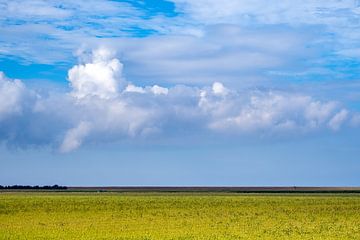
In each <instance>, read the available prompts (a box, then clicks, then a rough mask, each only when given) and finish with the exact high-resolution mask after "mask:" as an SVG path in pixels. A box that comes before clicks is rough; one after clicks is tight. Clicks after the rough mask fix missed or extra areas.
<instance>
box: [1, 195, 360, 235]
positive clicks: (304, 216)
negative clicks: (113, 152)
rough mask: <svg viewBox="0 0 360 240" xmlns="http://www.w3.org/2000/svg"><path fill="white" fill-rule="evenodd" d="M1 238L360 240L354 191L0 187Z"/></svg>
mask: <svg viewBox="0 0 360 240" xmlns="http://www.w3.org/2000/svg"><path fill="white" fill-rule="evenodd" d="M0 239H1V240H2V239H9V240H10V239H19V240H20V239H44V240H45V239H84V240H85V239H86V240H90V239H119V240H120V239H142V240H145V239H146V240H150V239H164V240H167V239H182V240H185V239H337V240H338V239H360V195H357V194H284V193H283V194H264V193H263V194H235V193H96V192H94V193H82V192H79V193H68V192H64V193H46V192H28V193H24V192H12V193H11V192H2V193H1V192H0Z"/></svg>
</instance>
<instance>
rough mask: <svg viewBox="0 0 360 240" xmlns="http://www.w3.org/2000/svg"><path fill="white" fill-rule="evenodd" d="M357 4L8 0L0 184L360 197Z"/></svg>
mask: <svg viewBox="0 0 360 240" xmlns="http://www.w3.org/2000/svg"><path fill="white" fill-rule="evenodd" d="M359 27H360V2H359V1H357V0H343V1H339V0H330V1H329V0H328V1H323V0H315V1H314V0H311V1H310V0H306V1H304V0H303V1H297V0H295V1H294V0H292V1H290V0H289V1H281V2H279V1H262V0H240V1H239V0H227V1H216V0H199V1H190V0H172V1H161V0H159V1H155V0H154V1H131V0H127V1H97V0H88V1H77V2H76V3H74V2H73V1H66V0H62V1H56V2H53V1H45V0H27V1H16V0H15V1H1V0H0V72H1V73H0V142H1V146H0V161H1V165H2V167H1V168H0V184H3V185H6V184H40V185H41V184H64V185H297V186H300V185H307V186H311V185H322V186H326V185H328V186H330V185H336V186H341V185H349V186H350V185H351V186H355V185H359V181H360V177H359V176H358V174H357V173H358V171H359V170H360V163H359V162H358V160H359V156H360V148H359V146H358V145H359V144H358V143H359V142H360V141H359V140H360V135H359V134H360V130H359V127H360V81H359V75H360V41H359V39H360V33H359V31H358V29H359Z"/></svg>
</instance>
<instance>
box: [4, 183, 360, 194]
mask: <svg viewBox="0 0 360 240" xmlns="http://www.w3.org/2000/svg"><path fill="white" fill-rule="evenodd" d="M1 190H30V191H31V190H35V191H36V190H62V191H67V192H164V193H171V192H174V193H176V192H178V193H181V192H204V193H206V192H219V193H221V192H223V193H226V192H227V193H360V187H295V186H294V187H199V186H197V187H196V186H194V187H173V186H172V187H165V186H163V187H160V186H142V187H140V186H107V187H106V186H102V187H71V186H59V185H52V186H29V185H11V186H2V185H0V191H1Z"/></svg>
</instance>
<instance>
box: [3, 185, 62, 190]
mask: <svg viewBox="0 0 360 240" xmlns="http://www.w3.org/2000/svg"><path fill="white" fill-rule="evenodd" d="M1 189H5V190H6V189H9V190H12V189H14V190H66V189H68V187H66V186H59V185H52V186H30V185H11V186H10V185H9V186H2V185H0V190H1Z"/></svg>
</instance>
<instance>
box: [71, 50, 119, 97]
mask: <svg viewBox="0 0 360 240" xmlns="http://www.w3.org/2000/svg"><path fill="white" fill-rule="evenodd" d="M92 55H93V56H92V62H91V63H86V64H81V65H77V66H74V67H73V68H71V69H70V70H69V73H68V79H69V81H70V84H71V87H72V89H73V92H72V94H73V95H74V96H75V97H76V98H84V97H87V96H98V97H100V98H111V97H114V96H115V94H116V93H117V92H118V90H119V87H121V86H120V85H124V84H123V82H124V80H122V79H121V78H122V76H121V72H122V67H123V66H122V64H121V63H120V62H119V60H117V59H115V58H112V56H111V51H110V50H108V49H106V48H99V49H98V50H96V51H94V52H93V54H92Z"/></svg>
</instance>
